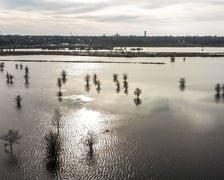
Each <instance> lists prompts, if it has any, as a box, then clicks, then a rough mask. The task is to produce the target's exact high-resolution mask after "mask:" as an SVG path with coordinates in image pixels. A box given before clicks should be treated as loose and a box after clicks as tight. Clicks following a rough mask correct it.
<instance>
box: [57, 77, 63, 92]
mask: <svg viewBox="0 0 224 180" xmlns="http://www.w3.org/2000/svg"><path fill="white" fill-rule="evenodd" d="M57 86H58V96H62V92H61V86H62V83H61V78H58V80H57Z"/></svg>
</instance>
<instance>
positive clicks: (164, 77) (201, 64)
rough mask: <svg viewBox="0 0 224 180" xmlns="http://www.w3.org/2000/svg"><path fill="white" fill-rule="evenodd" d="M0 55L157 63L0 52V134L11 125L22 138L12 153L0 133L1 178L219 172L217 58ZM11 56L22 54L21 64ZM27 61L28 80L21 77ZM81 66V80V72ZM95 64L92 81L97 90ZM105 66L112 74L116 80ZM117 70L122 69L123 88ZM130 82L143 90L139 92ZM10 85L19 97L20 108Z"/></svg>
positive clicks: (223, 147) (223, 123) (208, 175)
mask: <svg viewBox="0 0 224 180" xmlns="http://www.w3.org/2000/svg"><path fill="white" fill-rule="evenodd" d="M0 60H37V61H38V60H49V61H51V60H54V61H55V60H60V61H63V60H66V61H70V60H71V61H96V60H99V61H121V62H122V61H125V60H128V61H131V62H148V61H150V62H163V63H165V64H162V65H155V64H107V63H69V62H67V63H63V62H16V61H15V62H9V61H7V62H5V68H4V71H1V72H0V94H1V99H0V134H1V135H2V134H5V133H7V132H8V130H9V129H17V130H19V132H20V134H22V138H21V140H20V143H19V144H14V145H13V153H9V152H7V147H6V148H5V147H4V145H5V142H4V141H0V179H87V180H88V179H91V180H92V179H172V180H173V179H203V180H205V179H222V178H223V177H224V172H223V167H224V156H223V153H224V140H223V137H224V118H223V117H224V111H223V107H224V98H223V96H222V94H221V95H220V96H219V97H217V96H215V91H214V87H215V85H216V84H217V83H220V84H221V85H222V84H224V79H223V78H224V71H223V67H224V61H223V58H186V60H185V61H183V58H176V61H175V63H171V62H170V59H169V58H128V59H126V58H108V57H74V56H7V57H0ZM15 64H23V70H20V69H19V68H18V69H16V68H15ZM26 65H27V66H28V67H29V77H30V78H29V84H25V80H24V67H25V66H26ZM62 70H65V71H66V72H67V80H66V82H65V83H62V87H61V92H62V94H63V95H62V97H58V96H57V93H58V87H57V78H58V77H60V76H61V72H62ZM6 72H9V73H11V74H13V75H14V80H13V81H14V83H7V82H6ZM87 73H88V74H89V75H90V76H91V78H90V80H91V81H90V86H89V88H86V86H85V84H86V82H85V81H84V77H85V75H86V74H87ZM94 73H96V74H97V77H98V78H99V79H100V82H101V88H100V90H98V91H97V89H96V86H95V85H94V83H93V79H92V77H93V75H94ZM114 73H117V74H118V75H119V76H118V81H119V82H120V90H118V89H117V86H116V83H115V82H114V81H113V74H114ZM123 73H126V74H127V75H128V80H127V82H128V89H127V91H126V92H124V89H123ZM180 78H185V80H186V86H185V89H181V88H180V87H179V80H180ZM136 88H140V89H141V91H142V94H141V95H140V99H139V101H136V96H135V95H134V91H135V89H136ZM17 95H21V97H22V101H21V107H20V108H18V107H17V105H16V102H15V97H16V96H17ZM55 109H57V110H55ZM57 112H59V113H60V115H61V117H60V123H59V125H58V126H57V125H55V123H54V120H55V116H56V115H57ZM53 137H57V138H56V139H57V141H54V140H52V139H54V138H53ZM50 140H52V141H53V142H54V143H53V144H56V145H57V147H58V151H57V150H55V146H52V143H50V144H49V141H50ZM50 142H51V141H50ZM56 149H57V148H56ZM52 152H54V153H52Z"/></svg>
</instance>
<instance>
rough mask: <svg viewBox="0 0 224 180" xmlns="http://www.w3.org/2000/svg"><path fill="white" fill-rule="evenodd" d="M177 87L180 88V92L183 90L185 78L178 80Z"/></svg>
mask: <svg viewBox="0 0 224 180" xmlns="http://www.w3.org/2000/svg"><path fill="white" fill-rule="evenodd" d="M179 84H180V85H179V87H180V89H181V90H184V89H185V84H186V80H185V78H180V80H179Z"/></svg>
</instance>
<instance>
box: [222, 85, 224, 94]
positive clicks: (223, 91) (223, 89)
mask: <svg viewBox="0 0 224 180" xmlns="http://www.w3.org/2000/svg"><path fill="white" fill-rule="evenodd" d="M222 94H223V95H224V84H223V85H222Z"/></svg>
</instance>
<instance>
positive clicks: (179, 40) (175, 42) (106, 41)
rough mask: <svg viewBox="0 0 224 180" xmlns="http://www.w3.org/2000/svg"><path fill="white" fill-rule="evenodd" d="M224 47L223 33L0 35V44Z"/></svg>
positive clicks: (103, 46) (9, 46) (7, 46)
mask: <svg viewBox="0 0 224 180" xmlns="http://www.w3.org/2000/svg"><path fill="white" fill-rule="evenodd" d="M81 46H88V47H95V48H96V47H99V48H101V49H103V48H112V47H224V36H119V35H115V36H56V35H52V36H50V35H0V48H1V49H4V48H48V47H58V48H75V47H81Z"/></svg>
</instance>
